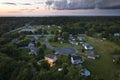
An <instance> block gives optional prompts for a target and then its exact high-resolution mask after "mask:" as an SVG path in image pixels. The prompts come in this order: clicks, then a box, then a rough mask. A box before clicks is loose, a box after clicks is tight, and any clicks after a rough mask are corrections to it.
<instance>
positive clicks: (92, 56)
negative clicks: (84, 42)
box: [86, 51, 100, 59]
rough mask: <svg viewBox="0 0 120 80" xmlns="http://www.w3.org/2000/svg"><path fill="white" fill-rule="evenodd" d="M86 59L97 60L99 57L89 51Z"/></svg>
mask: <svg viewBox="0 0 120 80" xmlns="http://www.w3.org/2000/svg"><path fill="white" fill-rule="evenodd" d="M86 57H87V58H89V59H97V58H99V57H100V56H99V55H98V54H97V53H96V52H95V51H91V52H90V53H88V54H86Z"/></svg>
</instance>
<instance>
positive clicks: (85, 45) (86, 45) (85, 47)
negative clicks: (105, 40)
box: [82, 43, 94, 50]
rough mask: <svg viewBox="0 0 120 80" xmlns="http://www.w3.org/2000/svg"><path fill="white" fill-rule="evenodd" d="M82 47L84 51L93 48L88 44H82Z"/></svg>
mask: <svg viewBox="0 0 120 80" xmlns="http://www.w3.org/2000/svg"><path fill="white" fill-rule="evenodd" d="M82 46H83V47H84V49H85V50H93V49H94V47H93V46H92V45H90V44H87V43H84V44H82Z"/></svg>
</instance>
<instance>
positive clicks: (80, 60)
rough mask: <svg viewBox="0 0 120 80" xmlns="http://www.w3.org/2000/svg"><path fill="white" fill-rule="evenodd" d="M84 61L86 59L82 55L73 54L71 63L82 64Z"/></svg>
mask: <svg viewBox="0 0 120 80" xmlns="http://www.w3.org/2000/svg"><path fill="white" fill-rule="evenodd" d="M83 62H84V59H83V58H82V57H81V56H77V55H73V56H71V63H72V64H80V63H83Z"/></svg>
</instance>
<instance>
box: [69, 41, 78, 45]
mask: <svg viewBox="0 0 120 80" xmlns="http://www.w3.org/2000/svg"><path fill="white" fill-rule="evenodd" d="M69 42H70V43H71V44H73V45H79V43H78V42H76V41H72V40H69Z"/></svg>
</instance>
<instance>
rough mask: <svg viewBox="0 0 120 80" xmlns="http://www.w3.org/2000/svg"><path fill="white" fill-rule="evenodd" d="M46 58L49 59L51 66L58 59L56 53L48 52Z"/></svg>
mask: <svg viewBox="0 0 120 80" xmlns="http://www.w3.org/2000/svg"><path fill="white" fill-rule="evenodd" d="M45 60H47V61H48V63H49V64H50V67H53V66H54V65H55V61H56V60H57V57H56V55H53V54H48V55H46V56H45Z"/></svg>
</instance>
